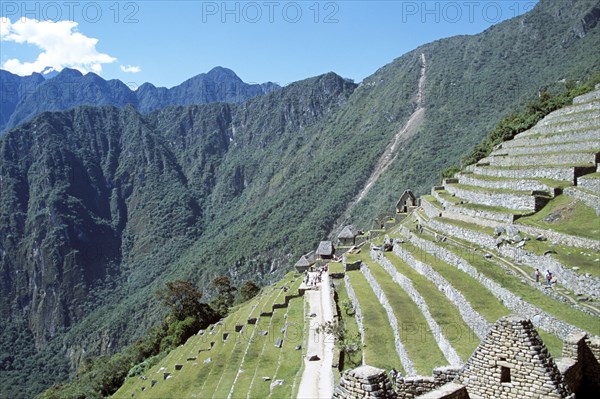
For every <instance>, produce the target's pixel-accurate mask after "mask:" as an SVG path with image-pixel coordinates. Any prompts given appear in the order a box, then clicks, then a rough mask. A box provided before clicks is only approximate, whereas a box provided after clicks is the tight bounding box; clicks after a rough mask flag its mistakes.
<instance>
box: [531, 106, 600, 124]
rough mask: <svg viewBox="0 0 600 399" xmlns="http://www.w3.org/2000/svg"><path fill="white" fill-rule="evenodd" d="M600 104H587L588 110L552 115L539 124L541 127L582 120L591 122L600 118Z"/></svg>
mask: <svg viewBox="0 0 600 399" xmlns="http://www.w3.org/2000/svg"><path fill="white" fill-rule="evenodd" d="M599 104H600V103H596V102H594V103H588V104H585V107H587V109H579V110H576V111H574V110H571V112H569V113H562V114H558V113H556V114H555V113H554V112H553V113H551V114H549V115H547V116H546V117H545V118H544V119H542V120H541V121H539V122H538V123H537V124H538V125H539V126H552V125H554V124H557V123H567V122H577V121H581V120H590V119H596V120H598V119H599V118H600V109H599V107H598V105H599Z"/></svg>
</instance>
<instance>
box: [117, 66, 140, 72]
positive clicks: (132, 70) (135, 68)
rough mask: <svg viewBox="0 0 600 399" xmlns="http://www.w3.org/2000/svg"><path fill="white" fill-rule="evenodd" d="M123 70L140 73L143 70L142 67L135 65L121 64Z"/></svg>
mask: <svg viewBox="0 0 600 399" xmlns="http://www.w3.org/2000/svg"><path fill="white" fill-rule="evenodd" d="M121 71H123V72H129V73H138V72H142V68H140V67H139V66H133V65H121Z"/></svg>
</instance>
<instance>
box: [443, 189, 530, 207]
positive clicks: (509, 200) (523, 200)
mask: <svg viewBox="0 0 600 399" xmlns="http://www.w3.org/2000/svg"><path fill="white" fill-rule="evenodd" d="M446 191H448V192H449V193H450V194H453V195H455V196H457V197H459V198H462V199H464V200H467V201H469V202H472V203H475V204H481V205H487V206H500V207H503V208H508V209H515V210H522V211H527V210H531V211H534V210H535V209H536V198H535V197H534V196H532V195H529V194H512V193H497V192H489V191H477V190H476V189H475V190H466V189H463V188H461V187H457V186H455V185H452V184H449V185H447V186H446Z"/></svg>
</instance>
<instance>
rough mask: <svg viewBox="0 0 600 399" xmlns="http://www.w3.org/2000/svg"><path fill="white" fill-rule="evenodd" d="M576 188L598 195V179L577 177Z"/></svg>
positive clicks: (599, 187) (599, 192) (599, 186)
mask: <svg viewBox="0 0 600 399" xmlns="http://www.w3.org/2000/svg"><path fill="white" fill-rule="evenodd" d="M577 186H579V187H581V188H585V189H586V190H589V191H592V192H593V193H595V194H596V195H600V177H585V176H581V177H578V178H577Z"/></svg>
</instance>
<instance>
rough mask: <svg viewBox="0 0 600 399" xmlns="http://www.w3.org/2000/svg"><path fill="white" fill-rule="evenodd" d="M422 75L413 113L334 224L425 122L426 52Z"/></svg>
mask: <svg viewBox="0 0 600 399" xmlns="http://www.w3.org/2000/svg"><path fill="white" fill-rule="evenodd" d="M420 60H421V75H420V76H419V84H418V87H417V93H416V100H417V108H416V109H415V111H414V112H413V113H412V115H411V116H410V117H409V118H408V121H406V124H404V126H402V128H401V129H400V130H399V131H398V133H396V134H395V135H394V137H393V138H392V140H391V141H390V142H389V144H388V146H387V147H386V149H385V151H384V152H383V154H382V155H381V157H380V158H379V161H377V164H376V165H375V169H373V172H371V176H369V178H368V179H367V182H366V183H365V185H364V186H363V188H362V190H360V192H359V193H358V195H357V196H356V197H354V199H353V200H352V201H351V202H350V203H349V204H348V206H347V208H346V210H345V211H344V213H343V214H342V216H341V217H340V218H339V219H338V220H337V222H336V224H335V225H334V226H336V227H341V226H343V225H344V224H346V222H347V220H348V218H349V217H350V213H351V212H352V210H353V209H354V207H355V206H356V204H358V203H359V202H360V201H361V200H362V199H363V198H364V197H365V195H367V193H368V192H369V190H371V187H373V184H375V182H376V181H377V179H379V176H381V174H382V173H383V172H385V171H386V170H387V168H388V167H389V166H390V165H391V164H392V162H394V160H395V159H396V157H397V156H398V149H399V148H400V145H401V144H403V143H405V142H406V141H407V140H408V139H410V138H411V137H413V136H414V135H415V134H416V133H417V131H418V130H419V127H421V124H422V123H423V117H424V116H425V108H424V106H423V93H424V90H425V82H426V70H427V60H426V59H425V54H421V57H420Z"/></svg>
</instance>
